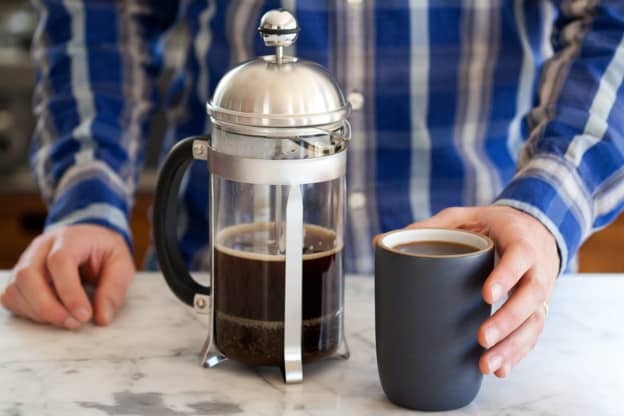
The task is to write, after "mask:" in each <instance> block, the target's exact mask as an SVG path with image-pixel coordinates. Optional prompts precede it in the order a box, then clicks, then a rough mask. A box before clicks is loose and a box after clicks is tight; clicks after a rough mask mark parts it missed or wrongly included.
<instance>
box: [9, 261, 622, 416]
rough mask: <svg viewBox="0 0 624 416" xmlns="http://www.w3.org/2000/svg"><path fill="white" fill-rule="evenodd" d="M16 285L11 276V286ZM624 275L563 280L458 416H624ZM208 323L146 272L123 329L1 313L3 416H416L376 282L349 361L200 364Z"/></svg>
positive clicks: (356, 282) (355, 327)
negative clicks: (387, 365) (398, 394)
mask: <svg viewBox="0 0 624 416" xmlns="http://www.w3.org/2000/svg"><path fill="white" fill-rule="evenodd" d="M7 278H8V274H7V273H1V272H0V287H4V282H5V281H6V279H7ZM623 297H624V275H621V276H617V275H602V276H599V275H582V276H574V277H564V278H562V279H560V281H559V282H558V287H557V289H556V292H555V296H554V298H553V301H552V304H551V308H550V316H549V318H548V321H547V324H546V329H545V332H544V334H543V336H542V339H541V342H540V343H539V344H538V345H537V347H536V349H535V350H534V351H533V353H532V354H531V355H530V356H529V357H528V358H527V359H525V360H524V361H523V362H522V363H521V364H520V365H519V366H518V367H517V368H516V370H515V371H514V372H513V373H512V374H511V376H510V377H509V378H507V379H505V380H499V379H496V378H494V377H486V378H485V380H484V383H483V386H482V388H481V392H480V393H479V396H478V397H477V399H476V400H475V401H474V402H473V403H472V404H471V405H469V406H467V407H465V408H463V409H460V410H458V411H455V412H450V414H458V415H525V414H526V415H532V414H536V415H566V416H570V415H603V416H604V415H614V416H615V415H618V416H620V415H624V358H623V354H624V302H622V299H623ZM204 319H205V318H204V317H198V316H197V315H196V314H195V313H194V312H193V311H192V310H191V309H190V308H188V307H186V306H184V305H183V304H181V303H179V302H178V301H177V300H176V299H175V298H174V296H173V295H172V294H171V293H170V292H169V290H168V289H167V288H166V286H165V283H164V280H163V279H161V278H160V277H159V276H157V275H145V274H140V275H139V276H138V277H137V279H136V280H135V282H134V284H133V286H132V288H131V290H130V292H129V297H128V301H127V303H126V306H125V307H124V308H123V309H122V311H121V312H120V314H119V316H118V319H117V321H116V322H115V323H114V325H112V326H110V327H108V328H100V327H96V326H87V327H85V328H83V329H81V330H79V331H76V332H70V331H67V330H63V329H55V328H51V327H48V326H42V325H37V324H33V323H30V322H27V321H24V320H22V319H19V318H15V317H12V316H10V315H9V314H8V313H7V312H6V311H4V310H2V311H0V415H10V416H21V415H38V416H39V415H87V416H88V415H103V416H108V415H144V414H145V415H175V416H181V415H183V416H191V415H230V414H232V415H233V414H250V415H271V416H274V415H365V414H373V415H377V414H407V413H410V412H408V411H406V410H403V409H400V408H398V407H396V406H394V405H392V404H391V403H389V402H388V401H387V400H386V399H385V396H384V394H383V391H382V390H381V386H380V384H379V381H378V377H377V369H376V363H375V350H374V329H373V328H374V326H373V282H372V279H370V278H366V277H355V276H354V277H348V278H347V290H346V330H347V334H348V341H349V344H350V347H351V353H352V354H351V359H350V360H348V361H338V360H331V361H325V362H322V363H317V364H311V365H308V366H305V367H304V383H303V384H301V385H291V386H286V385H284V384H283V382H282V379H281V375H280V372H279V370H278V369H272V368H263V369H252V368H248V367H245V366H243V365H239V364H237V363H234V362H225V363H223V364H222V365H220V366H218V367H217V368H214V369H203V368H201V367H200V366H199V355H198V354H199V350H200V349H201V346H202V342H203V340H204V337H205V335H206V324H205V322H204Z"/></svg>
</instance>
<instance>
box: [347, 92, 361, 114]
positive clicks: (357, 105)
mask: <svg viewBox="0 0 624 416" xmlns="http://www.w3.org/2000/svg"><path fill="white" fill-rule="evenodd" d="M347 101H349V103H350V104H351V108H352V109H353V111H358V110H361V109H362V107H364V96H363V95H362V93H360V92H357V91H352V92H350V93H349V95H347Z"/></svg>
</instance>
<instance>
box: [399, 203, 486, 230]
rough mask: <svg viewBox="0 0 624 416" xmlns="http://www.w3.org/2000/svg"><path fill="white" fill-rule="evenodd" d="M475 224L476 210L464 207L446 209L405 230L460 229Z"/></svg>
mask: <svg viewBox="0 0 624 416" xmlns="http://www.w3.org/2000/svg"><path fill="white" fill-rule="evenodd" d="M474 222H476V209H475V208H466V207H453V208H446V209H443V210H442V211H440V212H438V213H437V214H436V215H434V216H433V217H431V218H427V219H426V220H423V221H419V222H415V223H413V224H411V225H409V226H407V228H461V227H465V226H466V225H469V224H472V223H474Z"/></svg>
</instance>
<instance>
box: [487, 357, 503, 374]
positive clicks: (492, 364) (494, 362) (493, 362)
mask: <svg viewBox="0 0 624 416" xmlns="http://www.w3.org/2000/svg"><path fill="white" fill-rule="evenodd" d="M502 363H503V357H501V356H500V355H495V356H493V357H491V358H490V359H488V369H489V370H490V373H493V372H495V371H496V370H498V368H499V367H500V366H501V364H502Z"/></svg>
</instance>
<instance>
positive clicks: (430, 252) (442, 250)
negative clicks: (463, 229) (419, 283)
mask: <svg viewBox="0 0 624 416" xmlns="http://www.w3.org/2000/svg"><path fill="white" fill-rule="evenodd" d="M396 249H397V250H399V251H401V252H403V253H407V254H418V255H421V256H456V255H461V254H468V253H472V252H473V251H478V250H479V249H478V248H477V247H475V246H471V245H469V244H464V243H458V242H455V241H412V242H409V243H404V244H399V245H398V246H396Z"/></svg>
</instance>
